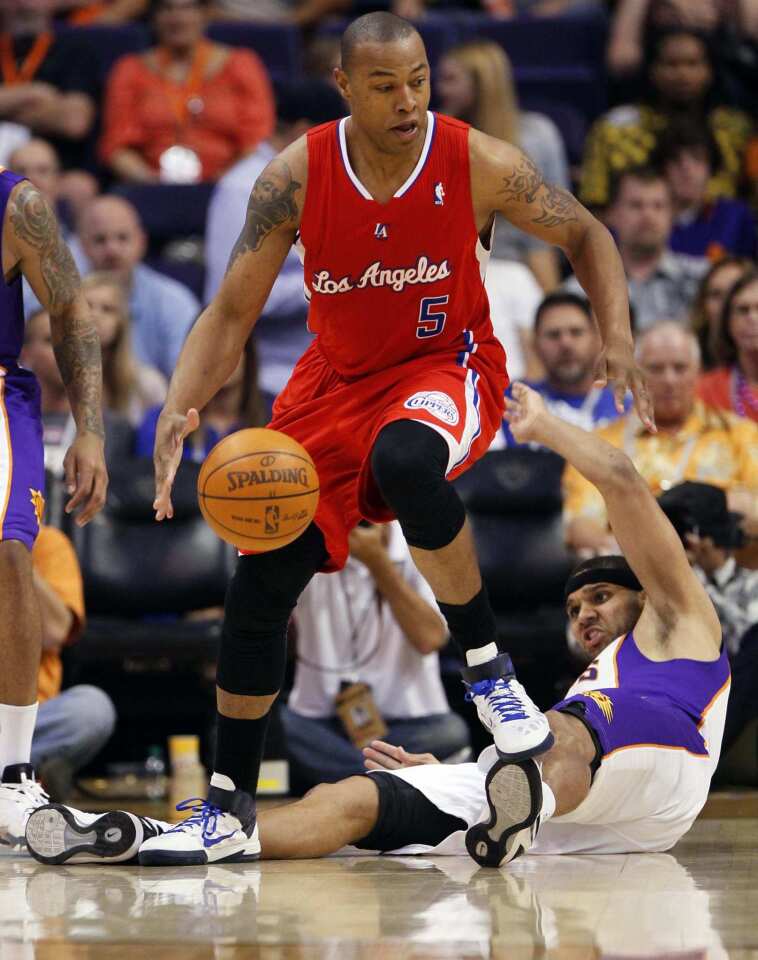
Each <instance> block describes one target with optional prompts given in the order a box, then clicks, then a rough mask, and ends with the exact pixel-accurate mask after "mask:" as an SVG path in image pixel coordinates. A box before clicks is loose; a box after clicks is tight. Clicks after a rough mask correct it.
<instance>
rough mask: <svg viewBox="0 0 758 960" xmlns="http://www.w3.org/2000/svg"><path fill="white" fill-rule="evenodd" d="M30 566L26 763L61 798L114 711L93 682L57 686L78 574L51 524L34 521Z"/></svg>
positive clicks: (75, 610) (76, 601)
mask: <svg viewBox="0 0 758 960" xmlns="http://www.w3.org/2000/svg"><path fill="white" fill-rule="evenodd" d="M32 567H33V575H34V588H35V592H36V594H37V601H38V603H39V609H40V615H41V619H42V659H41V661H40V669H39V687H38V699H39V701H40V705H39V712H38V714H37V723H36V725H35V728H34V738H33V739H32V764H33V765H34V767H35V769H36V770H37V773H38V774H39V775H40V777H41V779H42V780H43V782H44V785H45V787H46V788H47V790H48V791H49V792H50V793H51V795H52V796H53V798H54V799H56V800H58V801H61V802H62V801H65V799H66V797H67V795H68V793H70V791H71V786H72V781H73V776H74V774H75V773H76V771H77V770H79V769H81V768H82V767H83V766H85V765H86V764H87V763H89V761H90V760H92V759H93V758H94V757H95V756H96V754H97V753H99V751H100V750H101V749H102V747H103V746H105V744H106V742H107V741H108V740H109V739H110V736H111V734H112V733H113V729H114V727H115V725H116V711H115V709H114V706H113V703H112V702H111V699H110V697H109V696H108V695H107V694H106V693H105V692H104V691H103V690H100V689H99V688H98V687H92V686H88V685H84V684H82V685H80V686H75V687H69V688H68V689H67V690H63V691H62V692H61V682H62V679H63V666H62V663H61V650H62V649H63V648H64V647H66V646H69V645H70V644H72V643H75V642H76V640H77V639H78V638H79V636H80V634H81V632H82V630H83V628H84V589H83V586H82V575H81V571H80V569H79V562H78V560H77V558H76V553H75V552H74V547H73V545H72V543H71V541H70V540H69V539H68V537H67V536H66V535H65V534H64V533H61V531H60V530H56V529H55V527H49V526H40V531H39V536H38V537H37V540H36V542H35V544H34V548H33V550H32Z"/></svg>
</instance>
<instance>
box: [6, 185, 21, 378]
mask: <svg viewBox="0 0 758 960" xmlns="http://www.w3.org/2000/svg"><path fill="white" fill-rule="evenodd" d="M24 179H25V177H22V176H20V175H19V174H17V173H11V172H10V170H3V169H2V168H1V167H0V224H3V223H5V209H6V207H7V206H8V198H9V197H10V195H11V190H13V188H14V187H15V186H16V184H17V183H20V182H21V181H22V180H24ZM1 252H2V234H1V233H0V253H1ZM23 342H24V301H23V295H22V293H21V275H20V274H19V275H18V276H17V277H16V278H15V279H14V280H12V281H11V282H10V283H2V284H0V363H3V362H4V361H13V360H18V356H19V354H20V353H21V347H22V345H23Z"/></svg>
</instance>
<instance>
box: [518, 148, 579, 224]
mask: <svg viewBox="0 0 758 960" xmlns="http://www.w3.org/2000/svg"><path fill="white" fill-rule="evenodd" d="M503 184H504V186H503V188H502V189H501V190H500V193H503V194H505V198H506V200H515V201H517V202H519V203H539V205H540V208H541V210H540V213H539V214H538V215H537V216H533V217H532V223H539V224H541V225H542V226H543V227H558V226H560V225H561V224H564V223H569V222H570V221H571V220H577V219H578V217H577V202H576V200H575V199H574V198H573V197H572V196H571V194H570V193H568V192H567V191H566V190H563V189H562V188H561V187H556V186H554V185H553V184H551V183H545V181H544V180H543V179H542V174H541V173H540V172H539V170H538V169H537V167H536V166H535V165H534V163H533V162H532V161H531V160H530V159H529V157H527V156H526V155H524V156H523V157H522V159H521V160H520V162H519V164H518V166H517V167H516V168H515V169H514V170H513V172H512V173H511V174H510V175H509V176H507V177H503Z"/></svg>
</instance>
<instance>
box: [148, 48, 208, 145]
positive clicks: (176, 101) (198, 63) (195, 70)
mask: <svg viewBox="0 0 758 960" xmlns="http://www.w3.org/2000/svg"><path fill="white" fill-rule="evenodd" d="M211 49H212V48H211V44H210V43H209V42H208V41H207V40H201V41H200V43H198V44H197V46H196V47H195V54H194V56H193V58H192V64H191V65H190V68H189V72H188V73H187V78H186V80H185V81H184V83H182V84H179V83H176V82H175V81H174V80H170V79H169V78H168V77H167V76H166V71H167V69H168V66H169V63H170V62H171V57H170V56H169V54H168V51H166V50H163V49H161V48H159V49H158V50H156V57H157V59H158V67H159V68H160V76H161V79H162V81H163V92H164V93H165V94H166V99H167V100H168V101H169V103H170V104H171V109H172V110H173V111H174V115H175V116H176V119H177V122H178V124H179V126H180V127H183V126H185V125H186V123H187V119H188V117H189V114H190V113H191V112H192V108H191V104H192V101H193V100H195V101H196V100H197V99H198V96H197V95H198V92H199V91H200V87H201V86H202V84H203V79H204V77H205V68H206V67H207V65H208V61H209V60H210V56H211Z"/></svg>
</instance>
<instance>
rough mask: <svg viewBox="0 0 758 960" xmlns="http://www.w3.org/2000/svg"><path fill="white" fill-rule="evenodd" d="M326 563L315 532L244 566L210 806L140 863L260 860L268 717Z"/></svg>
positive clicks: (227, 608) (234, 588)
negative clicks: (289, 635)
mask: <svg viewBox="0 0 758 960" xmlns="http://www.w3.org/2000/svg"><path fill="white" fill-rule="evenodd" d="M325 559H326V548H325V546H324V538H323V536H322V534H321V531H320V530H319V529H318V527H316V526H315V524H311V526H310V527H308V529H307V530H306V531H305V533H304V534H303V535H302V536H301V537H299V538H298V539H297V540H295V541H293V543H291V544H288V545H287V546H286V547H282V548H281V549H280V550H274V551H272V552H270V553H264V554H251V555H247V556H243V557H240V559H239V560H238V561H237V568H236V570H235V573H234V576H233V578H232V581H231V583H230V584H229V588H228V590H227V595H226V601H225V604H224V623H223V627H222V631H221V646H220V651H219V659H218V671H217V681H216V682H217V687H216V706H217V716H216V721H217V732H216V752H215V760H214V765H213V775H212V777H211V784H210V789H209V791H208V798H207V802H204V803H203V804H197V805H195V806H192V807H188V808H186V809H191V810H192V811H193V814H192V816H190V817H189V818H188V819H187V820H185V821H183V822H182V823H181V824H179V825H178V826H177V828H176V829H175V830H172V831H170V832H169V833H167V834H165V835H163V836H161V837H156V838H153V839H151V840H149V841H147V842H146V843H145V844H144V845H143V846H142V848H141V850H140V863H142V864H144V865H156V864H165V863H173V864H192V863H208V862H210V861H214V862H216V861H221V860H242V859H254V858H255V857H257V856H258V852H259V849H260V847H259V841H258V835H257V829H256V812H255V800H254V797H255V790H256V786H257V783H258V773H259V770H260V764H261V758H262V756H263V747H264V743H265V739H266V730H267V727H268V714H269V710H270V709H271V705H272V704H273V702H274V700H275V699H276V697H277V694H278V693H279V689H280V687H281V684H282V681H283V680H284V669H285V660H286V632H287V624H288V623H289V618H290V615H291V613H292V611H293V609H294V608H295V604H296V603H297V600H298V597H299V596H300V594H301V593H302V591H303V590H304V589H305V587H306V586H307V584H308V582H309V581H310V579H311V577H312V576H313V575H314V573H316V571H317V570H318V569H319V568H320V567H321V566H322V565H323V563H324V561H325Z"/></svg>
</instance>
